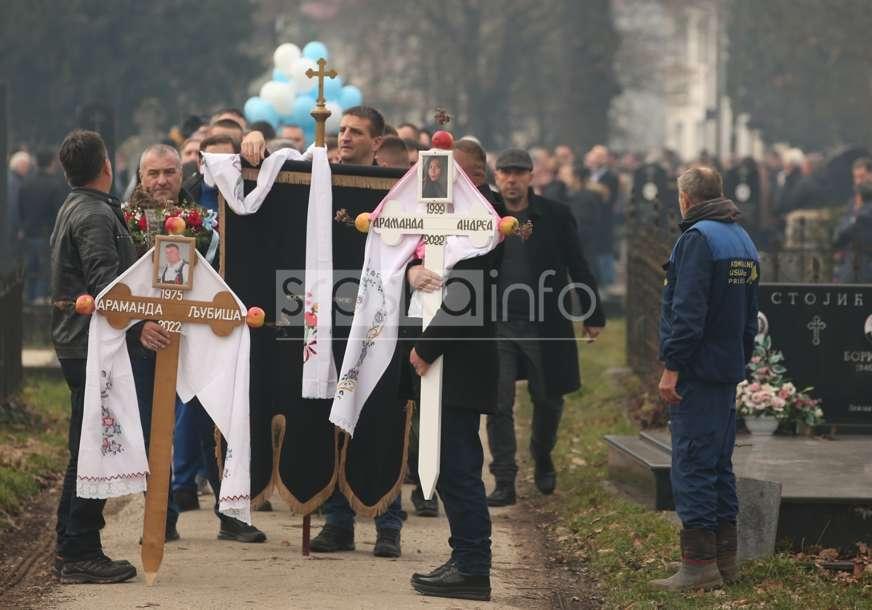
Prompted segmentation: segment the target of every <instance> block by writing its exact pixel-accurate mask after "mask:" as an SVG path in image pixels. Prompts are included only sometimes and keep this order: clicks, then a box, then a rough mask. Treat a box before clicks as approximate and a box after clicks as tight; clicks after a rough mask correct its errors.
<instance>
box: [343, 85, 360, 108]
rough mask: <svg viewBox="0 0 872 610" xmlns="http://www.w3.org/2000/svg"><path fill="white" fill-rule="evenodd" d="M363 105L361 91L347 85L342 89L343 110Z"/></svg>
mask: <svg viewBox="0 0 872 610" xmlns="http://www.w3.org/2000/svg"><path fill="white" fill-rule="evenodd" d="M362 103H363V94H362V93H361V92H360V89H358V88H357V87H355V86H354V85H345V86H344V87H342V93H340V94H339V105H340V106H342V109H343V110H348V109H349V108H351V107H352V106H360V105H361V104H362Z"/></svg>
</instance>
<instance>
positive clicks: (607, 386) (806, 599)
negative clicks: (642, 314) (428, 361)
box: [516, 320, 872, 609]
mask: <svg viewBox="0 0 872 610" xmlns="http://www.w3.org/2000/svg"><path fill="white" fill-rule="evenodd" d="M624 330H625V328H624V324H623V321H622V320H616V321H610V322H609V326H608V327H607V328H606V329H605V332H604V333H603V334H602V335H601V336H600V338H599V339H598V341H597V342H596V343H595V344H593V345H582V346H581V372H582V383H583V384H584V387H583V388H582V390H580V391H579V392H576V393H575V394H573V395H571V396H568V397H567V401H566V405H565V409H564V414H563V420H562V422H561V428H560V438H559V440H558V444H557V448H556V449H555V453H554V460H555V464H556V466H557V472H558V473H559V478H558V485H557V491H556V492H555V494H554V496H552V497H542V496H538V495H535V494H528V502H527V503H528V505H529V507H530V510H532V511H539V512H540V513H541V514H542V518H541V519H540V520H539V521H540V523H542V524H543V525H542V526H540V527H542V529H544V530H545V531H546V538H547V539H549V540H552V541H553V542H554V545H553V548H554V550H555V551H556V553H557V556H556V559H557V561H559V562H562V563H563V564H564V565H565V566H567V567H570V568H572V569H579V566H580V567H581V569H583V570H584V572H585V574H586V575H588V576H589V577H590V578H591V579H592V580H593V581H594V582H595V583H596V587H597V594H598V595H599V596H600V597H601V598H602V601H603V604H604V606H605V607H609V608H669V609H673V608H676V609H677V608H798V607H804V608H868V607H870V605H872V568H867V565H866V564H865V563H864V562H862V561H859V562H857V566H856V568H857V572H861V573H860V574H858V575H857V576H856V577H855V576H854V575H853V574H851V573H841V574H834V573H832V572H828V571H826V570H823V569H822V568H820V567H818V566H817V565H816V562H815V560H816V559H818V558H826V557H828V556H829V555H831V554H833V553H834V551H833V550H832V549H830V550H822V552H821V553H820V555H819V556H818V557H815V556H813V555H811V554H807V555H804V556H803V555H794V554H790V553H786V552H783V553H782V552H779V553H777V554H776V555H775V556H774V557H771V558H768V559H762V560H756V561H752V562H748V563H746V564H743V565H742V567H741V568H740V580H739V582H738V583H736V584H734V585H732V586H730V587H727V588H725V589H721V590H716V591H711V592H708V593H703V592H698V593H690V594H673V593H665V592H653V591H650V590H648V588H647V583H648V581H649V580H651V579H654V578H662V577H664V576H668V575H669V574H671V572H670V571H669V569H668V568H667V563H668V562H672V561H678V560H679V558H680V554H679V549H678V532H679V529H680V526H679V524H678V521H677V519H676V517H675V515H674V513H663V512H661V513H657V512H652V511H650V510H647V509H645V508H643V507H641V506H640V505H639V504H636V503H634V502H633V501H631V500H630V499H628V498H626V497H625V496H624V495H622V494H620V493H618V492H617V491H615V490H614V488H613V487H611V486H610V485H609V484H608V483H607V479H608V473H607V447H606V444H605V443H604V442H603V436H604V435H606V434H637V433H638V427H637V425H636V424H635V423H633V422H632V421H631V419H630V418H629V417H628V415H627V405H628V404H630V403H631V402H634V400H635V399H637V398H638V397H639V396H640V394H641V393H642V389H641V386H640V384H639V382H638V380H637V379H635V378H634V377H633V376H632V375H630V374H628V373H625V372H624V370H622V368H621V367H624V366H625V358H624V350H625V341H624ZM530 408H531V407H530V400H529V395H528V394H527V393H526V392H523V391H519V392H518V404H516V419H517V421H518V425H519V429H520V430H521V431H523V432H526V431H527V430H528V429H529V428H528V425H529V421H530ZM526 446H527V443H526V441H525V440H522V439H521V438H519V440H518V447H519V448H521V447H526ZM530 476H532V475H530ZM814 550H815V549H812V550H811V551H814ZM831 558H832V557H831ZM866 561H867V562H868V561H869V559H867V560H866Z"/></svg>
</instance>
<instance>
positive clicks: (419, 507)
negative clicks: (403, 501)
mask: <svg viewBox="0 0 872 610" xmlns="http://www.w3.org/2000/svg"><path fill="white" fill-rule="evenodd" d="M412 504H414V505H415V514H416V515H418V516H419V517H438V516H439V497H438V496H437V495H436V494H435V493H434V494H433V497H432V498H430V499H429V500H425V499H424V491H423V490H422V489H421V487H420V486H418V487H415V489H413V490H412Z"/></svg>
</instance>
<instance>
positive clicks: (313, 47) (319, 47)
mask: <svg viewBox="0 0 872 610" xmlns="http://www.w3.org/2000/svg"><path fill="white" fill-rule="evenodd" d="M303 57H305V58H307V59H311V60H312V61H318V60H319V59H321V58H322V57H323V58H324V59H330V57H329V55H328V54H327V45H325V44H324V43H323V42H318V41H317V40H313V41H312V42H310V43H309V44H307V45H306V46H305V47H303Z"/></svg>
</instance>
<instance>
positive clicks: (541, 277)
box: [487, 150, 606, 506]
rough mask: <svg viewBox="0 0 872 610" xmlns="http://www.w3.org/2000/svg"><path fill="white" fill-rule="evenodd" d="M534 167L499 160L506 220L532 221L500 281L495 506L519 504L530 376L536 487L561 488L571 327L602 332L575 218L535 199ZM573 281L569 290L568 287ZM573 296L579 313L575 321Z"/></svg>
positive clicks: (507, 253)
mask: <svg viewBox="0 0 872 610" xmlns="http://www.w3.org/2000/svg"><path fill="white" fill-rule="evenodd" d="M532 167H533V164H532V161H531V160H530V155H529V154H527V152H526V151H523V150H508V151H506V152H504V153H502V154H501V155H500V156H499V158H498V159H497V164H496V169H497V186H498V187H499V189H500V194H501V195H502V198H503V201H504V202H505V206H506V209H507V210H508V213H509V214H512V215H514V216H515V217H517V218H518V220H519V221H520V222H521V223H522V224H523V223H524V222H526V221H528V220H529V221H532V223H533V233H532V236H531V237H530V238H529V239H528V240H527V241H525V242H522V241H520V240H518V239H509V240H506V242H505V244H504V252H503V260H502V264H501V266H500V273H499V281H498V283H499V295H500V297H499V304H498V307H497V316H498V317H497V325H496V335H497V339H498V342H497V346H498V354H499V393H498V398H497V412H496V413H495V414H493V415H490V416H489V417H488V422H487V432H488V442H489V444H490V450H491V456H492V461H491V466H490V469H491V473H493V475H494V478H495V479H496V481H497V486H496V489H495V490H494V491H493V492H492V493H491V495H490V496H489V497H488V504H490V505H491V506H506V505H509V504H514V502H515V477H516V476H517V473H518V466H517V463H516V461H515V454H516V452H517V442H516V439H515V422H514V414H513V409H514V402H515V381H516V380H517V379H521V378H523V377H525V376H526V378H527V379H528V381H529V390H530V396H531V398H532V399H533V426H532V431H531V438H530V451H531V453H532V454H533V459H534V460H535V462H536V469H535V479H536V486H537V487H538V489H539V491H541V492H542V493H543V494H550V493H552V492H553V491H554V488H555V486H556V484H557V474H556V472H555V470H554V464H553V462H552V461H551V451H552V450H553V449H554V445H555V443H556V441H557V428H558V425H559V423H560V417H561V415H562V413H563V395H564V394H567V393H569V392H573V391H575V390H577V389H578V388H579V387H580V385H581V380H580V377H579V371H578V351H577V346H576V341H575V332H574V329H573V321H581V322H582V332H583V333H584V335H585V336H587V337H588V338H589V339H591V340H593V339H595V338H596V337H597V335H599V333H600V331H601V330H602V328H603V327H604V326H605V323H606V320H605V314H604V313H603V310H602V304H601V301H600V298H599V293H598V291H597V285H596V280H595V279H594V277H593V274H592V273H591V272H590V269H589V268H588V265H587V261H586V260H585V258H584V254H583V253H582V245H581V243H580V242H579V239H578V229H577V228H576V223H575V219H574V218H573V216H572V213H571V212H570V211H569V208H567V207H566V206H565V205H563V204H561V203H557V202H555V201H550V200H548V199H545V198H543V197H539V196H537V195H535V194H534V193H533V192H532V190H531V189H530V181H531V179H532V174H531V169H532ZM569 278H571V281H572V283H571V284H570V283H568V279H569ZM573 293H574V294H575V295H576V296H577V298H578V302H579V304H580V306H581V312H580V315H578V316H576V315H573V313H572V312H573V297H572V294H573Z"/></svg>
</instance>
